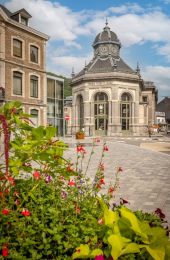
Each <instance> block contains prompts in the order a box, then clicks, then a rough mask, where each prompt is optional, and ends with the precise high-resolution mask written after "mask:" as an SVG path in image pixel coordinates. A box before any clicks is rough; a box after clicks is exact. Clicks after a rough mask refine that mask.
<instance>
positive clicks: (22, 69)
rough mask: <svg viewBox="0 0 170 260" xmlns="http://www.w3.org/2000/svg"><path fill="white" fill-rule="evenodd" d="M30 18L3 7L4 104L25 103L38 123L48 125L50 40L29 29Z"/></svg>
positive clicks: (0, 70)
mask: <svg viewBox="0 0 170 260" xmlns="http://www.w3.org/2000/svg"><path fill="white" fill-rule="evenodd" d="M30 18H31V15H30V14H29V13H28V12H27V11H26V10H25V9H21V10H19V11H17V12H15V13H11V12H10V11H9V10H8V9H6V8H5V7H4V6H2V5H0V89H1V90H0V92H1V93H3V94H2V95H0V96H1V98H0V102H1V104H2V103H3V102H8V101H12V100H18V101H21V102H22V105H23V110H24V111H25V112H26V113H29V114H32V116H33V121H34V123H35V124H36V125H40V124H41V125H45V124H46V123H47V122H46V121H47V97H46V84H47V80H46V62H45V60H46V55H45V50H46V42H47V40H48V38H49V37H48V36H47V35H46V34H44V33H41V32H39V31H37V30H35V29H33V28H31V27H29V19H30Z"/></svg>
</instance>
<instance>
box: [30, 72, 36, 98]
mask: <svg viewBox="0 0 170 260" xmlns="http://www.w3.org/2000/svg"><path fill="white" fill-rule="evenodd" d="M30 96H31V97H34V98H38V77H36V76H33V75H32V76H31V78H30Z"/></svg>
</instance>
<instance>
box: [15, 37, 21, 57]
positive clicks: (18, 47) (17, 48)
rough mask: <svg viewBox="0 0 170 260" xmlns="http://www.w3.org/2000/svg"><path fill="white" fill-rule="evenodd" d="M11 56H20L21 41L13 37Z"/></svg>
mask: <svg viewBox="0 0 170 260" xmlns="http://www.w3.org/2000/svg"><path fill="white" fill-rule="evenodd" d="M13 56H15V57H18V58H22V42H21V41H20V40H18V39H13Z"/></svg>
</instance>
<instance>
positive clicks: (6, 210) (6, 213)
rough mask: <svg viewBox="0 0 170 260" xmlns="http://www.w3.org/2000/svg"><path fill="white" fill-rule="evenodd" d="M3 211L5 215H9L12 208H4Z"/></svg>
mask: <svg viewBox="0 0 170 260" xmlns="http://www.w3.org/2000/svg"><path fill="white" fill-rule="evenodd" d="M1 212H2V214H3V215H8V214H9V212H10V210H9V209H3V210H2V211H1Z"/></svg>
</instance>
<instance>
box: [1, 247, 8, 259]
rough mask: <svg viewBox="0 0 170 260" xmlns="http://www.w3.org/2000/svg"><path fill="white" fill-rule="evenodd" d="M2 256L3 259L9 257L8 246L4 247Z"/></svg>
mask: <svg viewBox="0 0 170 260" xmlns="http://www.w3.org/2000/svg"><path fill="white" fill-rule="evenodd" d="M2 255H3V257H6V256H8V247H7V246H3V247H2Z"/></svg>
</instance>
